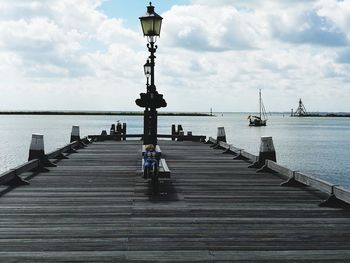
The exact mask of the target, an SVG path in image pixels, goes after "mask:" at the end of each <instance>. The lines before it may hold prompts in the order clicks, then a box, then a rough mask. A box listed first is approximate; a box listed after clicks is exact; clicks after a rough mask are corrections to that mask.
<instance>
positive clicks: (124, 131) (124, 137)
mask: <svg viewBox="0 0 350 263" xmlns="http://www.w3.org/2000/svg"><path fill="white" fill-rule="evenodd" d="M123 141H126V123H125V122H124V123H123Z"/></svg>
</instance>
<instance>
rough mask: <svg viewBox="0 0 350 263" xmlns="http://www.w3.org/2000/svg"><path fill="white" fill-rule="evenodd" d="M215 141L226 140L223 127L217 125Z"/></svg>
mask: <svg viewBox="0 0 350 263" xmlns="http://www.w3.org/2000/svg"><path fill="white" fill-rule="evenodd" d="M216 142H217V143H219V142H226V133H225V127H218V133H217V136H216Z"/></svg>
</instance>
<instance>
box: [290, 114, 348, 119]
mask: <svg viewBox="0 0 350 263" xmlns="http://www.w3.org/2000/svg"><path fill="white" fill-rule="evenodd" d="M291 117H293V118H307V117H350V114H348V113H347V114H337V113H326V114H306V115H300V116H291Z"/></svg>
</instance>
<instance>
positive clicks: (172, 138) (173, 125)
mask: <svg viewBox="0 0 350 263" xmlns="http://www.w3.org/2000/svg"><path fill="white" fill-rule="evenodd" d="M171 135H172V136H171V140H172V141H175V137H174V135H176V126H175V124H172V125H171Z"/></svg>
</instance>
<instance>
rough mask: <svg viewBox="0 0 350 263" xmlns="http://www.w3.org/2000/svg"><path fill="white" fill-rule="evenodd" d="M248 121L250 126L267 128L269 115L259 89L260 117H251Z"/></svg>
mask: <svg viewBox="0 0 350 263" xmlns="http://www.w3.org/2000/svg"><path fill="white" fill-rule="evenodd" d="M248 120H249V126H256V127H259V126H266V121H267V114H266V110H265V106H264V103H263V102H262V99H261V89H259V116H254V115H249V116H248Z"/></svg>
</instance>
